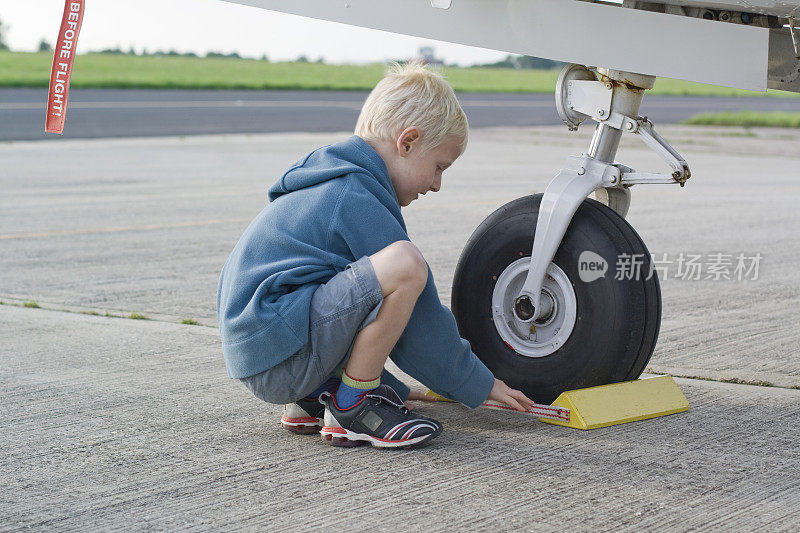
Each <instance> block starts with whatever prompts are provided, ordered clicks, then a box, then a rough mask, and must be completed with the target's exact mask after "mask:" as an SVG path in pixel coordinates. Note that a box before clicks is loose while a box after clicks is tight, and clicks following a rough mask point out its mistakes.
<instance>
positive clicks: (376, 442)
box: [319, 426, 440, 450]
mask: <svg viewBox="0 0 800 533" xmlns="http://www.w3.org/2000/svg"><path fill="white" fill-rule="evenodd" d="M319 433H320V435H322V440H324V441H325V442H326V443H328V444H330V445H332V446H340V447H343V448H353V447H355V446H359V445H360V444H363V443H365V442H367V443H370V444H372V447H373V448H378V449H386V450H389V449H391V450H408V449H410V448H413V447H418V446H420V445H422V444H424V443H427V442H428V441H430V440H432V439H434V438H435V437H437V436H438V435H439V433H440V432H434V433H428V434H427V435H421V436H419V437H414V438H412V439H400V440H390V439H380V438H378V437H373V436H371V435H366V434H364V433H355V432H353V431H350V430H349V429H345V428H342V427H331V426H324V427H323V428H322V429H321V430H320V432H319Z"/></svg>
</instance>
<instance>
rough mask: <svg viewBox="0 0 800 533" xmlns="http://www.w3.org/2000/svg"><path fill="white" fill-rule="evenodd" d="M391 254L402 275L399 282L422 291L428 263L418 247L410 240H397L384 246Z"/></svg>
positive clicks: (426, 280)
mask: <svg viewBox="0 0 800 533" xmlns="http://www.w3.org/2000/svg"><path fill="white" fill-rule="evenodd" d="M386 250H387V251H390V253H391V255H392V261H393V262H395V266H396V267H397V271H398V272H400V275H401V277H402V279H401V283H403V284H404V285H406V286H407V287H409V288H411V289H413V290H415V291H416V292H422V290H423V289H424V288H425V285H426V284H427V283H428V264H427V263H426V262H425V258H424V257H423V256H422V252H420V251H419V248H417V247H416V246H414V244H413V243H411V242H410V241H397V242H394V243H392V244H390V245H389V246H387V247H386Z"/></svg>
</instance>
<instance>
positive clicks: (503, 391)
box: [488, 378, 534, 411]
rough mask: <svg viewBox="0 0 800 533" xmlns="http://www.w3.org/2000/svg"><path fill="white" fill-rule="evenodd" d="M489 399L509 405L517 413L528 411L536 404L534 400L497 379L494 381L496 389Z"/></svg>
mask: <svg viewBox="0 0 800 533" xmlns="http://www.w3.org/2000/svg"><path fill="white" fill-rule="evenodd" d="M488 399H489V400H494V401H496V402H501V403H504V404H506V405H509V406H511V407H513V408H514V409H516V410H517V411H527V410H528V409H530V408H531V407H533V404H534V402H533V400H531V399H530V398H528V397H527V396H525V395H524V394H522V392H521V391H518V390H516V389H512V388H511V387H509V386H508V385H506V384H505V383H503V382H502V381H500V380H499V379H497V378H495V380H494V387H492V392H490V393H489V398H488Z"/></svg>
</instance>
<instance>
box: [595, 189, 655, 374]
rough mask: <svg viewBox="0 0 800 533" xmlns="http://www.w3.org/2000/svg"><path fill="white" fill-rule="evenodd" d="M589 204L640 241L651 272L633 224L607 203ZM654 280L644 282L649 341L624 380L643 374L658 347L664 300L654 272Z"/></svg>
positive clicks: (639, 245)
mask: <svg viewBox="0 0 800 533" xmlns="http://www.w3.org/2000/svg"><path fill="white" fill-rule="evenodd" d="M586 203H587V204H589V205H591V206H593V207H595V208H596V209H598V210H599V211H600V212H601V213H603V214H604V215H605V216H607V217H608V218H610V219H611V220H613V221H614V222H615V223H616V225H617V227H618V228H619V229H620V230H621V231H622V232H623V233H624V234H625V236H626V238H628V240H629V241H631V242H632V243H633V242H636V243H638V247H639V248H641V250H643V252H642V253H643V254H644V257H645V264H644V265H643V269H642V271H643V272H649V269H650V263H651V261H652V257H651V256H650V251H649V250H648V248H647V245H645V243H644V240H643V239H642V237H641V236H640V235H639V233H638V232H636V230H634V229H633V226H631V225H630V223H629V222H628V221H627V220H626V219H625V218H624V217H623V216H622V215H620V214H619V213H617V212H616V211H614V210H613V209H610V208H609V207H608V206H606V205H605V204H603V203H601V202H598V201H596V200H592V199H589V201H587V202H586ZM652 281H653V282H652V283H646V282H645V283H644V286H645V291H646V292H645V295H646V297H647V303H646V304H645V308H646V309H647V310H648V314H647V315H646V320H647V322H646V324H647V328H646V330H645V333H644V340H645V341H649V342H645V343H644V344H642V347H641V352H640V354H639V358H638V359H637V361H636V364H635V365H634V366H633V368H631V370H630V372H628V374H627V375H626V377H625V379H624V380H623V381H630V380H633V379H637V378H638V377H639V376H641V375H642V372H644V369H645V368H647V363H649V362H650V359H651V358H652V357H653V352H654V351H655V348H656V343H657V342H658V334H659V332H660V331H661V313H662V300H661V284H660V283H659V280H658V274H657V273H653V280H652ZM643 282H644V280H643Z"/></svg>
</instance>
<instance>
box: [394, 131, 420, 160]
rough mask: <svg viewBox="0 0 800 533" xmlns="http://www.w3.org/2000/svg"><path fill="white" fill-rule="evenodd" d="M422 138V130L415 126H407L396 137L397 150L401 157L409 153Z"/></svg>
mask: <svg viewBox="0 0 800 533" xmlns="http://www.w3.org/2000/svg"><path fill="white" fill-rule="evenodd" d="M421 139H422V131H421V130H420V129H419V128H418V127H416V126H409V127H408V128H406V129H404V130H403V133H401V134H400V136H399V137H398V138H397V150H398V152H400V156H401V157H405V156H407V155H408V154H409V153H411V150H412V148H414V147H415V146H419V144H420V140H421Z"/></svg>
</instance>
